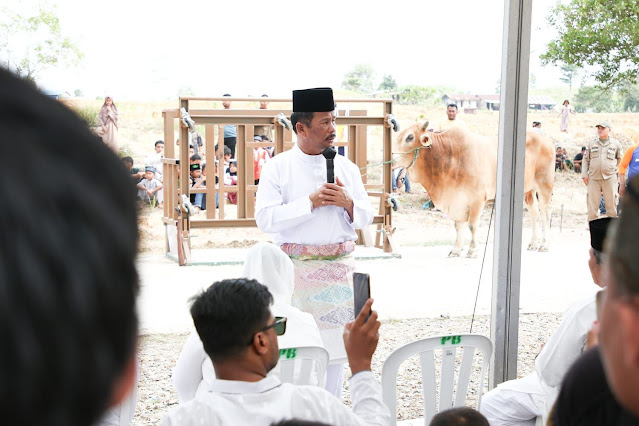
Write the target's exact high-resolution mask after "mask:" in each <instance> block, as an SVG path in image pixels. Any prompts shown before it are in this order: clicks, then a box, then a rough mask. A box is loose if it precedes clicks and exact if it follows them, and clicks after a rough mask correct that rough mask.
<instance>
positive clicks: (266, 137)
mask: <svg viewBox="0 0 639 426" xmlns="http://www.w3.org/2000/svg"><path fill="white" fill-rule="evenodd" d="M270 140H271V139H270V138H269V137H268V136H266V135H262V142H263V141H269V142H270Z"/></svg>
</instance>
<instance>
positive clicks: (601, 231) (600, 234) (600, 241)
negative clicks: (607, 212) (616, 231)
mask: <svg viewBox="0 0 639 426" xmlns="http://www.w3.org/2000/svg"><path fill="white" fill-rule="evenodd" d="M612 219H613V218H611V217H603V218H601V219H595V220H591V221H590V222H589V223H588V225H589V227H590V245H591V246H592V248H593V249H595V250H597V251H603V246H604V240H605V239H606V233H607V232H608V226H610V223H611V222H612Z"/></svg>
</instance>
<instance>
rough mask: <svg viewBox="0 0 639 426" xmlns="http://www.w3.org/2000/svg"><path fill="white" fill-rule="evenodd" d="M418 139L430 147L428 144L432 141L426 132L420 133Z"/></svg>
mask: <svg viewBox="0 0 639 426" xmlns="http://www.w3.org/2000/svg"><path fill="white" fill-rule="evenodd" d="M419 141H420V142H421V143H422V145H423V146H424V147H426V148H430V146H431V145H432V144H433V142H432V141H431V140H430V136H429V135H428V133H424V134H423V135H421V136H420V137H419Z"/></svg>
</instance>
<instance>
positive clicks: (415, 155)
mask: <svg viewBox="0 0 639 426" xmlns="http://www.w3.org/2000/svg"><path fill="white" fill-rule="evenodd" d="M424 148H429V147H427V146H418V147H417V148H413V149H411V150H409V151H406V152H401V153H397V152H392V153H391V154H392V155H395V154H398V155H395V156H394V157H393V158H391V159H390V160H388V161H382V162H381V163H375V164H369V165H367V166H364V167H360V168H359V169H360V170H364V169H368V168H371V167H377V166H383V165H384V164H391V163H393V161H395V160H396V159H398V158H400V157H403V156H404V155H408V154H411V153H413V161H411V163H410V166H408V167H406V168H407V169H410V168H411V167H413V166H414V165H415V162H416V161H417V156H418V155H419V150H421V149H424ZM367 174H368V173H363V174H362V176H366V175H367Z"/></svg>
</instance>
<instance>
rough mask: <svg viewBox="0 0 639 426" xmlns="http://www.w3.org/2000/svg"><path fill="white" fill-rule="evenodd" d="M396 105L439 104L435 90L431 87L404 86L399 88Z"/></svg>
mask: <svg viewBox="0 0 639 426" xmlns="http://www.w3.org/2000/svg"><path fill="white" fill-rule="evenodd" d="M397 102H398V103H400V104H402V105H433V104H435V103H436V102H439V98H438V96H437V90H435V89H433V88H431V87H422V86H413V85H411V86H404V87H402V88H401V92H400V93H399V97H398V100H397Z"/></svg>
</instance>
